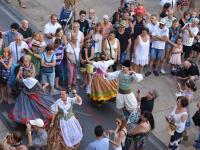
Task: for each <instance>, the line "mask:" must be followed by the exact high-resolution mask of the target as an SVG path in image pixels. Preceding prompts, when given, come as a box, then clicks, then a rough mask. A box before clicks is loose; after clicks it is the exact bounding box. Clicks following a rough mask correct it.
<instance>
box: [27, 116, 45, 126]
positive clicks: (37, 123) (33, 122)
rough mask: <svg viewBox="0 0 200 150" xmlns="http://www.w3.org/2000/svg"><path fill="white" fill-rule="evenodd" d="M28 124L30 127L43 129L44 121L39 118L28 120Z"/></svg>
mask: <svg viewBox="0 0 200 150" xmlns="http://www.w3.org/2000/svg"><path fill="white" fill-rule="evenodd" d="M29 122H30V124H31V125H32V126H37V127H40V128H42V127H44V121H43V120H42V119H40V118H39V119H35V120H30V121H29Z"/></svg>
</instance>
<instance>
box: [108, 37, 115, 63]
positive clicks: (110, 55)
mask: <svg viewBox="0 0 200 150" xmlns="http://www.w3.org/2000/svg"><path fill="white" fill-rule="evenodd" d="M107 41H108V45H109V47H110V57H111V59H114V58H113V56H112V51H111V45H110V41H109V40H108V39H107Z"/></svg>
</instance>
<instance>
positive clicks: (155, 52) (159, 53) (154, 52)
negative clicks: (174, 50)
mask: <svg viewBox="0 0 200 150" xmlns="http://www.w3.org/2000/svg"><path fill="white" fill-rule="evenodd" d="M150 56H151V60H156V59H157V60H162V59H163V58H164V56H165V51H164V49H157V48H151V52H150Z"/></svg>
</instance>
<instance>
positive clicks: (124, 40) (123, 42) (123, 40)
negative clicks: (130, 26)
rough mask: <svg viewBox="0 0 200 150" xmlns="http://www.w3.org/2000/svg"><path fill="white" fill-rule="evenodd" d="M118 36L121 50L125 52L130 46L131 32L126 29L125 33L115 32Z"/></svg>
mask: <svg viewBox="0 0 200 150" xmlns="http://www.w3.org/2000/svg"><path fill="white" fill-rule="evenodd" d="M115 36H116V38H117V39H118V40H119V43H120V52H121V53H122V52H124V51H125V50H126V49H127V46H128V40H129V39H130V38H131V34H130V32H128V30H127V29H126V30H125V32H124V34H120V33H119V32H118V31H116V32H115Z"/></svg>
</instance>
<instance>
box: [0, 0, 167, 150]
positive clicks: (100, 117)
mask: <svg viewBox="0 0 200 150" xmlns="http://www.w3.org/2000/svg"><path fill="white" fill-rule="evenodd" d="M9 10H12V11H11V12H10V11H9ZM19 16H20V17H19ZM21 19H22V16H21V15H20V14H19V12H17V11H16V10H14V9H10V7H9V9H8V8H7V7H6V8H5V7H4V5H2V2H1V1H0V28H2V29H3V30H8V29H9V26H10V24H11V23H12V22H19V20H21ZM78 93H79V94H80V95H81V96H82V98H83V105H82V106H75V107H74V110H75V112H76V114H77V117H78V119H79V121H80V123H81V125H82V128H83V133H84V137H83V140H82V142H81V147H80V150H84V149H85V147H86V146H87V145H88V143H89V142H91V141H93V140H94V139H95V137H94V127H95V126H96V125H98V124H101V125H103V126H104V128H105V129H113V128H115V119H116V117H117V116H118V115H119V112H118V111H117V110H116V109H115V102H114V101H113V102H109V103H105V104H103V105H102V106H101V107H95V106H94V105H93V104H92V103H91V102H90V100H89V99H88V98H87V96H86V94H85V91H84V90H79V91H78ZM57 97H58V96H56V97H55V99H56V98H57ZM12 107H13V105H7V104H5V103H3V104H2V105H0V119H2V121H3V123H4V124H5V126H6V127H7V128H8V129H9V130H16V129H20V130H24V126H19V125H17V124H15V123H13V122H11V121H9V120H8V119H7V117H6V114H7V112H8V111H9V110H11V109H12ZM110 149H112V148H111V146H110ZM146 149H147V150H164V149H166V147H165V146H164V145H163V144H162V143H161V142H160V141H159V140H158V139H157V138H156V137H154V136H153V135H150V136H149V138H148V143H147V148H146Z"/></svg>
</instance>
